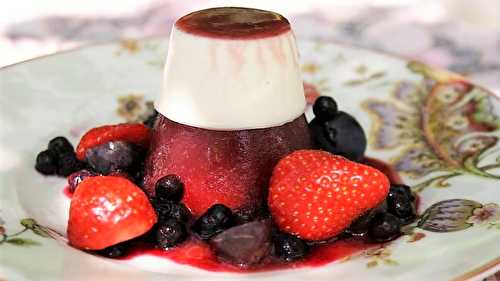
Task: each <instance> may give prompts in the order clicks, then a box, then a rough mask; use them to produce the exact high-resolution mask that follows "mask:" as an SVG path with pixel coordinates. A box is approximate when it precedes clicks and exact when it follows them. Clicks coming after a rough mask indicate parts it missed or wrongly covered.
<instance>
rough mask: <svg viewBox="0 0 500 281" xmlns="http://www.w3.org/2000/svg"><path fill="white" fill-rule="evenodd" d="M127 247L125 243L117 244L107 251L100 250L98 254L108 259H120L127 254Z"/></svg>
mask: <svg viewBox="0 0 500 281" xmlns="http://www.w3.org/2000/svg"><path fill="white" fill-rule="evenodd" d="M127 249H128V247H127V245H126V244H125V243H120V244H116V245H113V246H110V247H107V248H105V249H102V250H99V251H97V252H96V253H97V254H98V255H100V256H104V257H108V258H119V257H122V256H125V255H126V254H127Z"/></svg>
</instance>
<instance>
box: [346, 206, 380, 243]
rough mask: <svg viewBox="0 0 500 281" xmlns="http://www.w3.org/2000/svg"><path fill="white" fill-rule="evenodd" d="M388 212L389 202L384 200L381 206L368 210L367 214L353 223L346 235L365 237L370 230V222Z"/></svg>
mask: <svg viewBox="0 0 500 281" xmlns="http://www.w3.org/2000/svg"><path fill="white" fill-rule="evenodd" d="M383 212H387V202H386V200H384V202H382V203H381V204H380V205H378V206H377V207H375V208H373V209H371V210H368V211H367V212H366V213H364V214H363V215H361V216H360V217H359V218H357V219H356V220H355V221H353V222H352V223H351V225H350V226H349V228H347V229H346V230H345V233H346V234H349V235H353V236H364V235H366V233H367V232H368V228H369V225H370V221H371V220H372V219H373V217H375V215H377V214H378V213H383Z"/></svg>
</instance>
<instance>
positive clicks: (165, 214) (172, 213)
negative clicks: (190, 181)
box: [154, 201, 191, 223]
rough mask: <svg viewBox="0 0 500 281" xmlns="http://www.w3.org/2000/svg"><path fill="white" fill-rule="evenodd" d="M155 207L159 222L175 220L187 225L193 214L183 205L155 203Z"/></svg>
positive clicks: (168, 202)
mask: <svg viewBox="0 0 500 281" xmlns="http://www.w3.org/2000/svg"><path fill="white" fill-rule="evenodd" d="M154 206H155V209H156V213H157V215H158V218H159V220H168V219H175V220H177V221H180V222H184V223H186V222H188V221H189V219H190V218H191V212H190V211H189V210H188V208H187V207H186V205H184V204H183V203H174V202H170V201H167V202H162V203H159V202H155V203H154Z"/></svg>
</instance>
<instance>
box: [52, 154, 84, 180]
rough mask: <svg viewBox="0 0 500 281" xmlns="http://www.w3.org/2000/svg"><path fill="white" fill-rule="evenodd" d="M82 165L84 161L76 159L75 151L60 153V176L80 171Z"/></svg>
mask: <svg viewBox="0 0 500 281" xmlns="http://www.w3.org/2000/svg"><path fill="white" fill-rule="evenodd" d="M82 167H83V164H82V162H80V161H79V160H78V159H76V155H75V153H74V152H73V151H72V152H69V153H66V154H61V155H59V159H58V160H57V174H58V175H59V176H63V177H67V176H69V175H71V174H72V173H74V172H77V171H79V170H80V169H81V168H82Z"/></svg>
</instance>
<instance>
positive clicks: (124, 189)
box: [68, 176, 157, 250]
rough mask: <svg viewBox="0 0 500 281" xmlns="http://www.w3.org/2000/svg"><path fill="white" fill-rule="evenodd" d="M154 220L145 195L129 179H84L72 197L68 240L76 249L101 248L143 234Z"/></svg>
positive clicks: (151, 208)
mask: <svg viewBox="0 0 500 281" xmlns="http://www.w3.org/2000/svg"><path fill="white" fill-rule="evenodd" d="M156 220H157V218H156V214H155V211H154V209H153V207H152V206H151V204H150V202H149V200H148V198H147V196H146V194H144V192H143V191H142V190H141V189H140V188H139V187H138V186H136V185H135V184H133V183H132V182H131V181H129V180H127V179H125V178H122V177H115V176H97V177H91V178H86V179H85V180H84V181H82V182H81V183H80V184H79V185H78V188H77V189H76V191H75V193H74V194H73V197H72V200H71V206H70V210H69V221H68V239H69V242H70V244H71V245H73V246H75V247H77V248H80V249H85V250H100V249H104V248H106V247H109V246H112V245H114V244H117V243H120V242H123V241H126V240H130V239H132V238H135V237H137V236H140V235H141V234H144V233H146V232H147V231H148V230H149V229H151V227H152V226H153V225H154V224H155V223H156Z"/></svg>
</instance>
